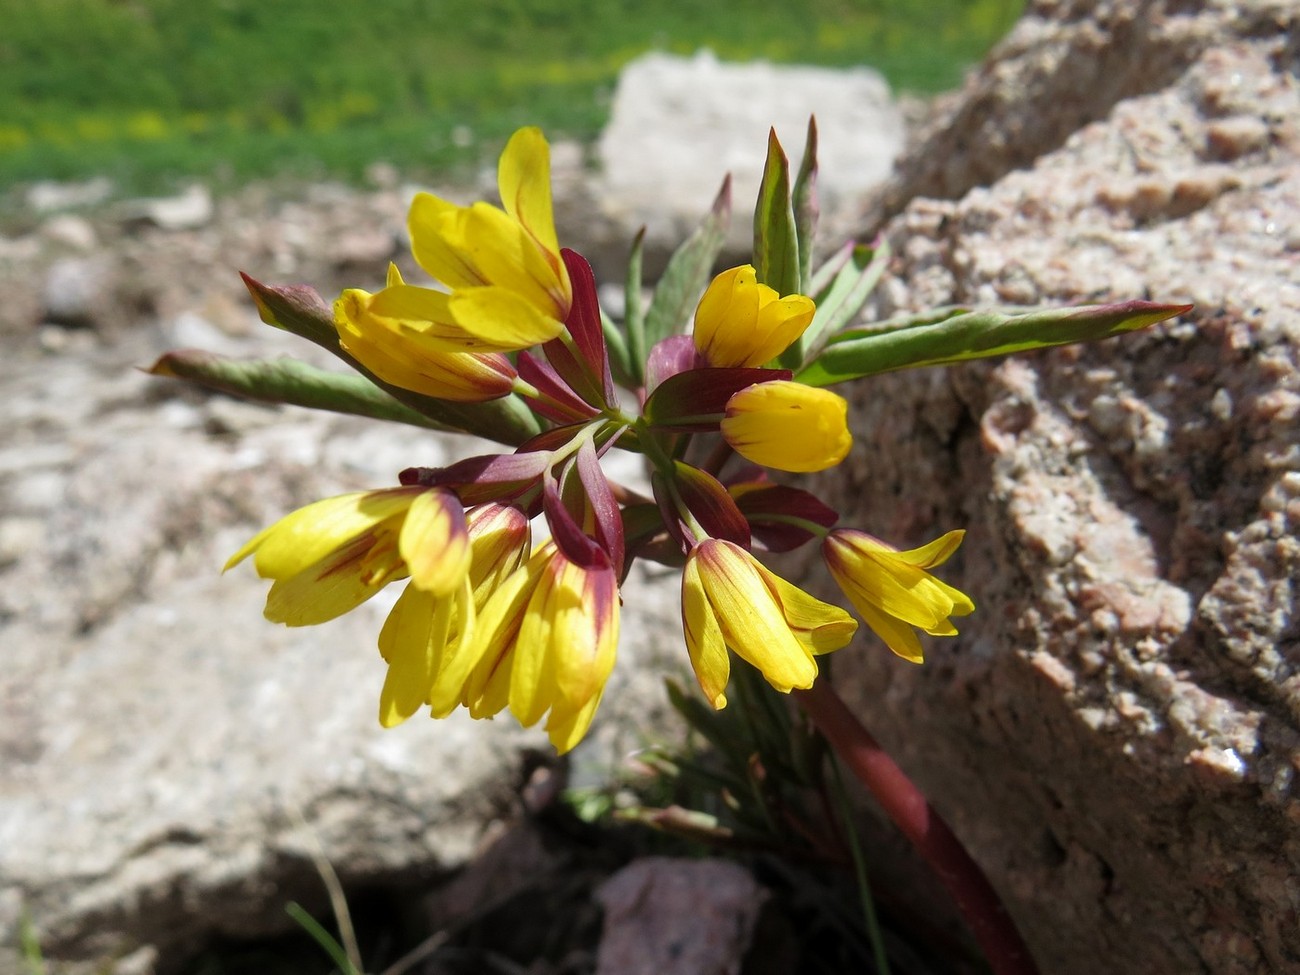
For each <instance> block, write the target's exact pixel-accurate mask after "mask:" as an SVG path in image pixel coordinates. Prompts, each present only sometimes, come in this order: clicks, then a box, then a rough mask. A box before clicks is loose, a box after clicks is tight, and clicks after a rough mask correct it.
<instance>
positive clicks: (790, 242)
mask: <svg viewBox="0 0 1300 975" xmlns="http://www.w3.org/2000/svg"><path fill="white" fill-rule="evenodd" d="M754 268H755V270H757V272H758V280H759V281H760V282H761V283H763V284H765V285H767V286H768V287H769V288H773V289H774V290H775V291H776V292H777V293H778V294H781V295H783V296H784V295H791V294H797V293H798V291H799V238H798V235H797V233H796V231H795V222H794V209H793V207H792V205H791V203H790V160H788V159H787V158H786V157H785V152H784V151H783V150H782V149H781V143H780V142H779V141H777V138H776V129H772V130H770V131H769V132H768V137H767V163H766V165H764V167H763V182H762V183H761V184H760V185H759V188H758V204H757V206H755V208H754Z"/></svg>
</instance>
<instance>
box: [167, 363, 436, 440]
mask: <svg viewBox="0 0 1300 975" xmlns="http://www.w3.org/2000/svg"><path fill="white" fill-rule="evenodd" d="M145 371H146V372H148V373H149V374H150V375H152V376H169V377H172V378H175V379H184V380H187V381H188V382H192V383H197V384H198V385H200V386H206V387H208V388H209V389H216V390H220V391H221V392H223V393H231V394H233V395H235V396H242V397H244V398H245V399H252V400H259V401H261V402H264V403H288V404H289V405H291V406H305V407H307V408H308V409H313V410H330V411H332V412H334V413H349V414H352V415H353V416H368V417H371V418H373V419H376V420H390V421H392V422H394V423H406V424H409V425H411V426H416V427H425V428H427V429H430V430H449V429H451V428H450V427H448V426H447V425H446V424H443V423H439V422H438V421H437V420H434V419H431V418H429V417H427V416H424V415H423V414H421V413H417V412H415V410H412V409H410V408H409V407H407V406H403V405H402V404H401V403H399V402H398V401H397V400H396V399H394V398H393V397H392V396H390V395H389V394H388V393H386V392H384V391H383V390H382V389H380V388H379V387H378V386H376V385H375V384H374V383H372V382H371V381H370V380H369V379H366V378H365V377H364V376H359V375H351V374H348V373H341V372H328V371H326V370H324V369H317V368H316V367H315V366H310V365H308V364H307V363H305V362H299V361H298V360H297V359H288V358H283V359H231V358H229V357H227V356H222V355H217V354H216V353H213V352H204V351H201V350H199V349H178V350H176V351H174V352H168V353H167V354H166V355H164V356H163V357H162V358H160V359H159V360H158V361H157V362H155V363H154V364H153V365H152V366H150V367H149V368H148V369H146V370H145Z"/></svg>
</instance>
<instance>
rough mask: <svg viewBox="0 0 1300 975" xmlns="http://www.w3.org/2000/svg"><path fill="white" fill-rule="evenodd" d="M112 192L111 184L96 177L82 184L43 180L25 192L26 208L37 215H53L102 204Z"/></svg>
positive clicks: (104, 179) (108, 180)
mask: <svg viewBox="0 0 1300 975" xmlns="http://www.w3.org/2000/svg"><path fill="white" fill-rule="evenodd" d="M112 192H113V182H112V180H110V179H108V178H107V177H104V176H96V177H95V178H94V179H90V180H86V181H85V182H84V183H56V182H54V181H53V180H43V181H41V182H39V183H33V184H32V186H31V188H30V189H28V191H27V206H28V207H30V208H31V209H32V210H35V211H36V212H37V213H53V212H55V211H57V210H69V209H72V208H73V207H87V206H94V205H95V204H97V203H103V202H104V201H105V200H107V199H108V197H109V195H110V194H111V193H112Z"/></svg>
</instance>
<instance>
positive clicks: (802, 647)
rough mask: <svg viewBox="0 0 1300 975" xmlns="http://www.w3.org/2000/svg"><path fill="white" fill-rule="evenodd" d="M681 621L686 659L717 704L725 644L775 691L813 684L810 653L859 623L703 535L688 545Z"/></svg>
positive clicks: (837, 643) (839, 642)
mask: <svg viewBox="0 0 1300 975" xmlns="http://www.w3.org/2000/svg"><path fill="white" fill-rule="evenodd" d="M682 624H683V629H684V630H685V633H686V648H687V650H688V652H689V653H690V657H691V665H692V666H693V667H694V668H695V676H696V678H697V679H698V680H699V682H700V687H701V688H702V689H703V691H704V696H705V697H706V698H707V699H708V700H709V702H710V703H711V704H712V705H713V706H714V707H715V708H721V707H724V706H725V705H726V703H727V698H726V694H725V691H726V688H727V680H728V678H729V677H730V674H731V667H730V663H729V661H728V659H727V650H726V648H727V647H730V648H731V649H732V650H734V651H735V652H736V653H738V654H740V656H741V657H743V658H744V659H745V660H747V661H749V663H751V664H753V665H754V666H755V667H757V668H758V669H759V670H761V671H762V672H763V676H764V677H766V678H767V680H768V683H770V684H771V685H772V686H773V687H775V688H776V689H777V690H779V691H782V692H789V691H790V690H791V689H793V688H796V687H798V688H807V687H811V686H812V683H813V681H814V680H815V679H816V677H817V662H816V660H815V659H813V658H814V655H816V654H823V653H830V652H831V651H832V650H838V649H839V648H840V647H843V646H846V645H847V644H848V642H849V641H850V640H851V639H853V634H854V633H855V632H856V631H857V628H858V624H857V623H856V622H854V620H853V618H852V617H850V616H849V614H848V613H846V612H844V610H842V609H840V608H839V607H838V606H832V605H831V604H830V603H824V602H822V601H821V600H820V599H816V598H814V597H812V596H810V595H808V593H806V592H804V591H803V590H802V589H799V588H797V587H796V586H793V585H791V584H790V583H788V582H786V581H785V580H784V579H782V578H781V577H780V576H778V575H776V574H775V573H773V572H771V571H770V570H769V569H767V568H766V567H765V566H764V565H762V563H760V562H759V561H758V560H757V559H755V558H754V556H752V555H751V554H750V553H749V552H747V551H745V550H744V549H743V548H741V547H740V546H739V545H736V544H735V543H734V542H728V541H725V540H722V539H716V538H709V539H705V540H704V541H703V542H701V543H700V544H698V545H696V546H695V547H694V548H693V549H691V552H690V554H689V555H688V556H687V559H686V568H685V570H684V571H683V574H682Z"/></svg>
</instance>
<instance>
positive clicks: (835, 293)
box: [782, 238, 890, 368]
mask: <svg viewBox="0 0 1300 975" xmlns="http://www.w3.org/2000/svg"><path fill="white" fill-rule="evenodd" d="M846 250H847V251H848V259H847V260H846V261H844V263H843V266H842V267H841V268H840V270H839V273H838V274H836V275H835V277H834V279H833V280H832V281H831V282H830V284H829V286H827V287H826V289H825V291H824V292H823V293H822V294H818V295H817V296H816V298H817V312H816V314H814V315H813V320H812V324H811V325H809V326H808V328H807V330H806V331H805V332H804V333H803V336H802V337H801V340H800V350H801V351H802V353H803V355H802V356H801V357H800V359H799V360H798V361H796V362H792V363H791V364H790V365H791V368H797V367H798V366H800V365H802V364H803V362H804V360H806V359H807V358H809V356H810V355H814V354H816V352H817V351H818V350H819V349H820V348H821V346H822V345H823V344H824V343H825V342H826V339H827V337H828V336H832V335H834V334H835V333H836V332H838V331H840V330H841V329H843V328H844V327H845V326H846V325H848V324H849V322H851V321H853V319H855V318H856V317H857V316H858V313H859V312H860V311H862V306H863V305H865V304H866V303H867V299H868V298H870V297H871V292H872V291H874V290H875V289H876V285H877V284H879V283H880V276H881V275H882V274H884V273H885V268H886V267H888V265H889V257H890V249H889V244H888V242H887V241H885V240H884V239H883V238H882V239H881V240H880V241H879V242H878V243H877V245H876V246H875V247H874V248H872V247H865V246H863V245H861V244H849V245H848V246H847V247H846ZM818 276H819V277H820V274H819V275H818ZM784 359H785V357H784V356H782V360H784ZM783 364H784V363H783Z"/></svg>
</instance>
